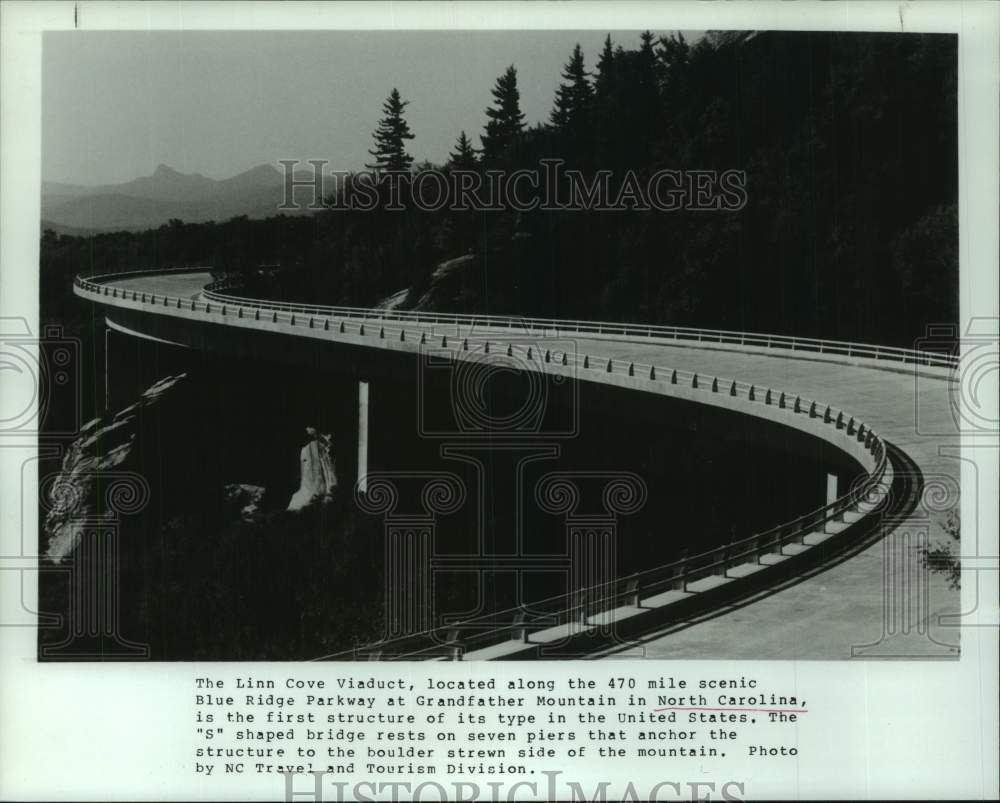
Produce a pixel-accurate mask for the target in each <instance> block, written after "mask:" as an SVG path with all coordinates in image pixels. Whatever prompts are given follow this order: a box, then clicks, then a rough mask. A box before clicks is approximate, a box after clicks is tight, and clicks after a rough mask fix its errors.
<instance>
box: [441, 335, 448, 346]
mask: <svg viewBox="0 0 1000 803" xmlns="http://www.w3.org/2000/svg"><path fill="white" fill-rule="evenodd" d="M447 347H448V335H441V348H447Z"/></svg>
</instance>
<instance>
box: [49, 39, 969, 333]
mask: <svg viewBox="0 0 1000 803" xmlns="http://www.w3.org/2000/svg"><path fill="white" fill-rule="evenodd" d="M956 45H957V42H956V38H955V37H954V36H950V35H918V34H906V35H899V34H891V35H890V34H884V35H883V34H857V33H851V34H837V33H828V32H817V33H796V32H766V33H757V34H753V33H738V34H733V33H711V32H710V33H709V34H707V35H706V36H705V37H703V38H701V39H699V40H698V41H697V42H695V43H691V42H688V41H686V40H685V39H684V38H683V37H682V36H680V35H678V34H672V35H668V36H662V37H660V36H654V35H653V34H649V33H647V34H643V35H642V36H641V37H640V38H639V40H638V41H635V42H614V41H612V40H611V38H610V37H609V38H608V40H607V43H606V46H605V48H604V51H603V52H602V53H601V54H600V57H599V59H598V60H597V61H596V63H594V64H588V63H585V61H584V58H583V54H582V53H580V52H579V50H577V51H575V52H574V53H572V54H567V62H566V67H565V69H564V71H563V74H562V75H561V76H557V75H554V76H552V85H553V98H554V102H553V110H552V115H551V118H550V120H549V121H548V122H547V123H545V124H543V125H538V126H534V127H530V128H529V127H526V126H525V124H524V120H523V114H521V112H520V108H519V106H518V92H517V70H516V66H517V65H512V67H511V68H510V69H509V70H507V71H506V72H505V73H504V74H503V75H501V76H499V77H498V79H497V83H496V85H495V86H494V87H493V89H492V93H491V92H490V91H489V88H486V87H484V97H483V103H484V108H486V107H488V109H487V111H486V113H485V114H484V118H483V126H484V127H483V130H482V131H481V132H458V131H456V132H455V133H456V140H457V142H456V146H455V149H454V153H453V154H452V158H451V160H450V162H449V164H448V165H437V166H435V165H430V164H427V163H423V164H421V163H419V162H414V160H413V157H412V156H411V155H410V154H419V153H420V131H417V130H415V131H412V132H411V131H410V130H409V128H408V127H407V126H405V114H406V101H405V99H404V96H405V93H403V96H401V95H400V94H399V93H395V90H393V93H392V94H390V89H391V87H386V92H387V94H389V98H388V100H387V101H386V105H385V107H384V108H383V109H382V110H381V112H380V110H379V109H377V108H373V109H372V110H371V126H372V128H373V129H374V130H375V131H376V136H375V141H374V143H373V151H372V154H373V162H372V166H374V167H377V168H382V169H395V170H400V169H403V170H406V171H407V173H408V174H409V175H411V176H413V177H415V176H417V175H419V173H420V172H421V171H426V170H430V169H439V170H442V171H448V170H456V169H472V170H478V171H485V170H504V171H512V170H516V169H519V168H523V169H528V170H537V169H538V166H539V162H540V160H541V159H549V158H559V159H562V160H564V161H565V164H566V166H567V167H572V168H577V169H579V170H581V171H583V174H584V175H587V176H593V175H595V171H599V170H611V171H613V177H612V178H611V191H612V193H614V192H615V191H617V190H620V188H621V183H622V182H623V181H624V180H625V176H626V175H627V173H628V171H632V172H633V174H634V175H635V176H638V177H639V179H640V184H642V183H643V181H644V179H647V178H648V177H649V176H651V175H654V174H655V173H656V172H657V171H660V170H664V169H676V170H684V171H690V170H715V171H720V172H721V171H726V170H738V171H744V172H745V191H746V204H745V206H743V208H742V209H739V210H735V211H723V210H714V211H704V210H690V209H688V210H683V209H682V210H677V211H671V212H664V211H658V210H655V209H653V210H643V209H630V210H625V211H621V210H618V211H598V210H590V211H585V210H578V209H561V210H551V209H550V210H543V209H536V210H534V211H529V212H515V211H512V210H507V211H487V212H484V211H475V210H467V211H449V210H448V209H447V208H444V209H441V210H439V211H435V212H428V211H422V210H419V209H417V208H415V206H414V205H413V204H412V203H410V204H406V207H407V208H406V209H405V210H403V211H389V210H386V209H375V210H371V211H347V210H343V209H338V210H329V211H324V212H318V213H316V214H315V215H313V216H311V217H280V216H277V217H274V218H271V219H268V220H259V221H256V220H247V219H245V218H244V219H234V220H231V221H228V222H216V223H199V224H188V223H184V222H182V221H172V222H171V223H170V224H169V225H165V226H161V227H160V228H158V229H152V230H148V231H144V232H138V233H126V232H122V233H114V234H100V235H95V236H91V237H73V236H65V235H62V236H59V235H56V234H54V233H51V232H49V233H46V234H45V235H44V237H43V242H42V265H41V267H42V279H43V307H44V314H45V315H46V317H47V318H50V319H52V318H57V319H58V318H60V317H63V315H65V316H67V317H69V318H72V317H73V314H72V308H70V307H69V306H66V305H68V304H69V303H70V301H69V296H68V293H69V286H68V282H69V280H70V278H71V276H72V275H73V274H74V273H77V272H101V271H105V270H113V269H118V268H123V267H136V268H138V267H154V266H170V265H184V264H197V265H213V266H215V267H217V268H219V269H223V270H246V269H252V268H253V267H255V266H257V265H261V264H280V265H281V266H282V268H283V272H282V275H281V278H280V280H278V281H277V282H276V283H273V284H272V286H269V287H268V288H267V292H269V293H275V292H281V293H284V294H285V295H288V296H290V297H295V298H297V299H303V300H304V299H308V300H310V301H316V302H327V303H339V304H358V305H371V304H374V303H376V302H378V301H379V300H381V299H383V298H385V297H386V296H388V295H390V294H392V293H394V292H396V291H399V290H401V289H403V288H410V293H409V295H408V298H407V302H406V303H407V304H410V305H412V304H414V303H416V302H417V300H418V299H419V298H420V297H421V296H422V295H423V293H424V291H425V290H426V289H427V288H428V287H429V286H430V284H431V282H432V272H433V270H434V269H435V267H436V266H437V265H439V264H440V263H441V262H443V261H445V260H448V259H452V258H454V257H457V256H462V255H467V254H470V253H471V254H472V255H473V256H474V258H473V259H471V260H467V261H466V262H465V263H463V264H464V267H463V272H462V276H461V277H460V281H459V285H460V289H459V290H458V291H456V292H454V293H453V294H452V295H450V296H447V295H445V296H442V295H441V294H440V293H438V294H436V295H435V298H436V302H435V303H436V304H438V305H439V306H442V307H446V308H448V309H450V310H451V311H455V312H463V311H488V312H491V313H521V314H527V315H547V316H554V317H579V318H601V319H608V320H629V321H648V322H656V323H669V324H676V325H691V326H704V327H715V328H725V329H748V330H758V331H770V332H776V333H787V334H796V335H803V336H810V335H811V336H822V337H827V338H839V339H849V340H859V341H870V342H880V343H886V344H893V345H910V346H912V344H913V341H914V339H915V338H918V337H920V336H921V335H923V334H924V332H925V327H926V326H927V324H931V323H941V322H953V321H956V320H957V317H958V292H957V291H958V215H957V197H958V196H957V98H956V71H957V51H956ZM406 79H407V76H400V79H399V80H400V83H401V84H402V83H403V82H404V81H405V80H406ZM442 91H445V90H444V88H442ZM330 102H332V103H335V102H336V99H335V98H331V99H330ZM380 114H381V115H382V117H381V122H380V119H379V118H380ZM401 123H402V126H401V125H400V124H401ZM376 126H377V128H376ZM304 158H305V157H304ZM359 168H360V166H359ZM411 180H413V179H411ZM383 201H384V199H383ZM64 319H65V318H64Z"/></svg>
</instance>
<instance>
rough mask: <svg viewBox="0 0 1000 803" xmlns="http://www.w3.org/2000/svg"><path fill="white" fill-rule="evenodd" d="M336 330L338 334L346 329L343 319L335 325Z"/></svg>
mask: <svg viewBox="0 0 1000 803" xmlns="http://www.w3.org/2000/svg"><path fill="white" fill-rule="evenodd" d="M337 331H338V332H339V333H340V334H344V333H345V332H346V331H347V327H346V326H344V322H343V321H341V322H340V326H338V327H337Z"/></svg>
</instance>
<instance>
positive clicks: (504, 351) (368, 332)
mask: <svg viewBox="0 0 1000 803" xmlns="http://www.w3.org/2000/svg"><path fill="white" fill-rule="evenodd" d="M187 271H190V269H184V270H183V271H180V270H179V271H177V272H187ZM120 277H122V274H117V275H116V276H115V277H114V278H120ZM100 278H101V279H102V280H103V281H94V280H93V279H84V278H82V277H77V278H76V280H75V282H74V283H75V285H76V287H77V288H78V289H79V290H80V291H82V292H84V293H93V294H95V295H97V296H101V297H108V298H110V299H120V300H122V301H126V302H134V303H138V304H141V305H148V306H150V307H153V308H160V309H164V308H165V309H166V310H169V311H172V310H175V309H176V310H183V311H185V312H187V313H190V312H194V313H201V314H204V315H206V316H211V318H212V319H213V320H218V319H219V318H225V317H226V316H231V317H233V318H237V319H243V320H244V322H245V323H246V324H250V322H251V321H263V322H268V323H272V324H274V323H282V324H286V325H289V326H294V327H303V328H308V329H313V330H316V329H319V330H323V331H324V332H329V333H330V335H329V336H330V337H336V336H337V335H340V334H343V335H352V336H361V337H371V338H373V339H375V338H378V339H380V340H385V339H391V340H395V341H399V342H407V341H409V342H411V343H420V344H423V343H428V340H427V334H428V333H427V331H426V330H425V329H422V328H413V326H412V324H413V323H426V322H428V320H429V319H430V317H431V316H426V315H421V316H419V317H417V316H400V317H398V318H394V317H389V316H383V315H374V316H373V315H356V316H344V315H341V314H339V313H336V312H333V310H335V309H338V308H332V307H308V306H305V305H285V304H271V303H268V302H257V301H254V300H252V299H242V298H236V297H232V296H228V295H222V294H218V293H214V294H207V293H206V294H203V295H202V298H201V299H192V298H181V297H178V296H173V295H169V294H162V293H161V294H158V293H152V292H144V291H140V290H136V289H125V288H117V287H109V286H108V284H106V282H107V281H108V277H100ZM346 309H353V308H346ZM355 311H356V312H367V313H370V312H372V311H370V310H365V311H358V310H355ZM345 317H348V318H349V319H350V317H354V318H355V320H349V321H345V320H343V318H345ZM436 317H444V318H449V319H451V320H450V321H449V322H454V321H455V319H457V318H460V319H461V320H462V322H466V320H468V319H472V320H477V321H478V320H483V318H482V317H481V316H436ZM337 318H341V320H337ZM357 318H360V320H357ZM373 318H374V320H375V321H377V325H376V326H372V325H371V321H372V319H373ZM504 320H506V319H504ZM536 320H537V319H536ZM366 323H367V324H369V325H368V326H367V328H366ZM560 323H565V322H560ZM405 324H411V326H410V328H409V329H407V327H406V326H405ZM520 325H521V322H518V326H520ZM567 331H572V330H567V329H565V328H561V329H560V330H559V332H560V333H566V332H567ZM539 333H540V334H545V335H547V334H549V333H550V330H548V329H545V328H543V329H541V330H539ZM317 334H318V333H317ZM432 337H434V338H435V339H436V338H437V337H438V335H437V334H434V335H432ZM440 338H441V340H440V344H439V345H440V347H442V348H450V349H453V350H454V351H456V352H459V351H461V352H482V353H484V354H490V353H492V354H500V355H504V356H506V357H509V358H517V359H520V360H522V361H527V362H532V361H537V362H538V363H548V364H554V365H556V366H566V367H569V366H572V367H573V369H574V370H575V371H576V374H577V376H578V377H582V376H583V374H584V373H586V372H590V371H595V372H602V373H605V374H612V375H617V376H628V377H635V378H638V379H639V380H643V379H644V380H646V381H648V382H650V383H669V384H673V385H684V386H685V387H686V388H688V389H690V390H692V391H693V390H697V391H700V392H704V393H705V394H711V395H717V396H727V397H729V398H731V399H733V401H734V402H736V403H737V404H739V405H741V406H742V405H743V404H760V405H763V406H765V407H771V408H773V409H774V410H775V411H784V412H783V413H777V412H776V413H775V414H776V415H778V416H780V415H782V414H788V415H790V416H804V417H808V418H809V419H812V420H813V422H814V423H815V424H816V425H817V426H820V425H822V426H829V427H831V428H832V429H833V430H834V431H838V432H840V433H841V434H842V436H843V437H845V438H848V439H851V438H853V439H854V441H855V446H856V449H857V451H858V454H863V455H864V456H865V458H866V460H865V461H864V462H866V463H867V464H868V465H867V468H868V473H867V474H866V475H865V476H864V477H863V478H862V480H861V481H860V482H858V483H856V484H855V486H854V487H853V488H852V489H851V490H850V491H849V492H848V493H847V494H844V495H843V496H841V497H839V498H837V499H836V500H834V501H833V502H831V503H830V504H827V505H824V506H823V507H821V508H818V509H816V510H813V511H810V512H808V513H806V514H804V515H802V516H799V517H797V518H795V519H793V520H792V521H789V522H784V523H782V524H780V525H778V526H776V527H773V528H771V529H768V530H765V531H762V532H759V533H754V534H752V535H749V536H747V537H745V538H742V539H739V540H735V541H731V542H729V543H727V544H724V545H721V546H717V547H713V548H711V549H708V550H705V551H702V552H700V553H698V554H695V555H690V556H686V557H683V558H680V559H678V560H676V561H673V562H671V563H668V564H666V565H663V566H659V567H656V568H653V569H649V570H646V571H643V572H638V573H634V574H630V575H627V576H624V577H621V578H617V579H615V580H614V581H612V582H609V583H605V584H603V585H599V586H593V587H590V588H587V589H582V590H578V591H575V592H572V593H570V594H563V595H559V596H555V597H551V598H549V599H546V600H542V601H540V602H537V603H532V604H531V605H530V606H521V607H519V608H516V609H510V610H508V611H501V612H497V613H493V614H490V615H488V616H484V617H479V618H472V619H465V620H462V621H458V622H451V623H445V624H443V625H441V626H439V627H435V628H432V629H431V630H428V631H425V632H423V633H418V634H414V635H409V636H406V637H404V638H402V639H396V640H393V641H391V642H381V643H379V644H375V645H371V646H370V647H368V648H365V649H364V650H362V653H365V652H367V653H370V654H372V655H374V654H376V653H378V654H379V656H380V657H384V658H402V657H418V656H422V655H425V654H434V655H437V654H445V655H450V656H451V657H460V656H461V653H462V652H463V651H467V650H468V649H470V648H472V647H475V646H477V645H488V644H491V643H497V642H498V641H501V640H503V638H504V637H508V636H510V635H511V634H512V633H517V634H520V635H519V638H522V639H525V640H526V639H527V638H528V636H529V635H530V633H532V632H537V631H539V630H545V629H547V628H550V627H555V626H558V625H564V624H569V623H578V624H585V623H586V621H587V619H588V617H590V616H593V615H595V614H598V613H602V612H604V611H607V610H610V609H612V608H614V607H617V606H619V605H621V604H623V603H625V602H627V601H629V600H631V601H632V602H633V603H634V604H635V605H636V606H638V605H640V604H641V600H642V599H643V598H648V597H650V596H653V595H655V594H659V593H661V592H663V591H667V590H675V589H676V590H681V591H684V590H686V589H687V587H688V585H689V584H691V583H693V582H696V581H697V580H700V579H703V578H705V577H708V576H710V575H723V576H724V575H725V574H726V573H727V571H728V570H729V569H731V568H733V567H734V566H737V565H739V564H742V563H748V562H751V563H758V564H760V563H761V562H762V559H763V558H764V557H765V556H766V555H768V554H774V553H780V552H781V550H782V549H783V548H784V547H785V546H786V545H788V544H790V543H795V542H798V543H803V540H804V538H805V536H806V535H808V534H809V533H812V532H816V531H817V528H821V527H825V526H826V525H828V524H829V523H830V522H831V521H837V520H839V519H842V517H843V515H844V514H845V513H846V512H847V511H849V510H852V509H855V508H857V506H858V505H859V504H860V503H861V502H863V501H865V500H873V499H876V498H877V497H878V495H879V492H880V490H881V489H882V483H883V480H884V477H885V474H886V467H887V453H886V447H885V444H884V443H883V441H882V440H881V439H880V438H879V436H878V435H877V433H876V432H875V431H874V430H872V429H871V427H869V426H867V425H866V424H865V423H864V422H862V421H860V420H856V419H855V418H854V417H853V416H849V415H848V414H847V413H846V412H845V411H843V410H839V409H837V408H834V407H832V406H831V405H828V404H824V403H822V402H819V401H816V400H812V399H808V398H805V397H803V396H801V395H796V394H792V393H789V392H786V391H781V390H779V389H776V388H771V387H766V386H759V385H755V384H750V383H746V382H742V381H738V380H733V379H726V378H722V377H718V376H713V375H711V374H703V373H698V372H692V371H686V370H680V369H670V368H664V367H662V366H657V365H653V364H647V363H637V362H633V361H627V360H618V359H613V358H612V359H606V358H603V357H599V356H597V355H591V354H589V353H583V354H580V353H577V352H574V353H570V352H568V351H565V350H563V351H558V350H552V349H549V348H544V347H542V346H540V345H537V344H536V345H530V344H524V343H518V344H517V345H516V346H515V344H513V343H509V342H508V343H504V342H503V341H502V340H499V341H498V340H494V341H491V340H489V339H481V340H480V339H475V340H473V341H472V342H470V340H469V338H468V337H455V336H452V337H451V340H450V341H449V336H448V335H440ZM435 345H437V344H435ZM470 358H472V355H470ZM505 617H506V618H505ZM508 619H509V621H508Z"/></svg>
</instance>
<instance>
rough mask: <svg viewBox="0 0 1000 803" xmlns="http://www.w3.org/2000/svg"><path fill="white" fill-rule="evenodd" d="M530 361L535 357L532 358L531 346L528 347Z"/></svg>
mask: <svg viewBox="0 0 1000 803" xmlns="http://www.w3.org/2000/svg"><path fill="white" fill-rule="evenodd" d="M528 359H529V360H532V359H534V357H532V356H531V346H528Z"/></svg>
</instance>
